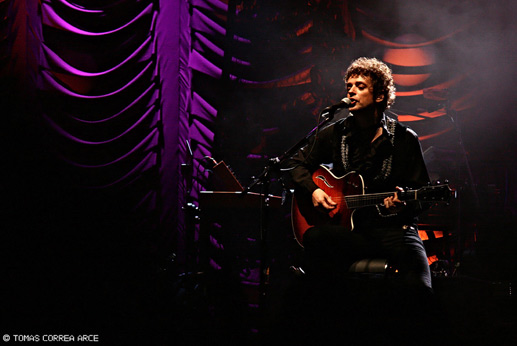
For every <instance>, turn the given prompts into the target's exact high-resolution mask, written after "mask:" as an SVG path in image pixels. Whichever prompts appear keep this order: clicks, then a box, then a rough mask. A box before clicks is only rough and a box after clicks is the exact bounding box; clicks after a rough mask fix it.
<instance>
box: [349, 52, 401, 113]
mask: <svg viewBox="0 0 517 346" xmlns="http://www.w3.org/2000/svg"><path fill="white" fill-rule="evenodd" d="M353 76H364V77H370V78H371V80H372V83H373V95H374V97H377V96H378V95H384V100H383V101H382V102H381V103H380V105H379V106H380V107H382V110H383V111H384V110H385V109H386V108H390V106H391V105H392V104H393V103H395V85H394V84H393V76H392V75H391V69H390V68H389V67H388V66H387V65H386V64H385V63H384V62H382V61H380V60H379V59H376V58H365V57H362V58H358V59H356V60H354V61H352V63H351V64H350V66H348V69H347V70H346V73H345V78H344V80H345V82H346V81H347V80H348V79H349V78H350V77H353Z"/></svg>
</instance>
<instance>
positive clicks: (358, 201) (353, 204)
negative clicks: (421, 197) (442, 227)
mask: <svg viewBox="0 0 517 346" xmlns="http://www.w3.org/2000/svg"><path fill="white" fill-rule="evenodd" d="M393 194H394V192H383V193H371V194H367V195H348V196H345V202H346V205H347V207H348V208H349V209H352V208H361V207H369V206H374V205H376V204H380V203H382V202H383V201H384V199H385V198H387V197H391V196H393ZM398 197H399V199H400V200H409V199H415V200H416V199H417V190H409V191H405V192H404V193H402V194H401V193H400V192H399V196H398Z"/></svg>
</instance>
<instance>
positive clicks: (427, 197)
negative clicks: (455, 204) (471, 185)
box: [417, 184, 456, 204]
mask: <svg viewBox="0 0 517 346" xmlns="http://www.w3.org/2000/svg"><path fill="white" fill-rule="evenodd" d="M417 195H418V200H420V201H423V202H440V203H447V204H448V203H450V201H451V199H452V198H456V190H453V189H451V188H450V187H449V184H438V185H428V186H425V187H421V188H419V189H418V190H417Z"/></svg>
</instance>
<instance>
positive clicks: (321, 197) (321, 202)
mask: <svg viewBox="0 0 517 346" xmlns="http://www.w3.org/2000/svg"><path fill="white" fill-rule="evenodd" d="M312 204H313V205H314V206H315V207H323V208H325V209H328V210H332V209H334V208H336V206H337V203H336V202H334V201H333V200H332V198H330V196H329V195H327V194H326V192H325V191H323V190H322V189H316V190H314V192H313V193H312Z"/></svg>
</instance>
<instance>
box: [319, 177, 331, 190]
mask: <svg viewBox="0 0 517 346" xmlns="http://www.w3.org/2000/svg"><path fill="white" fill-rule="evenodd" d="M316 179H319V180H321V181H323V183H324V184H325V185H327V186H328V187H330V188H331V189H333V188H334V186H332V185H330V183H329V182H328V181H327V178H325V177H324V176H322V175H318V176H316Z"/></svg>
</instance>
